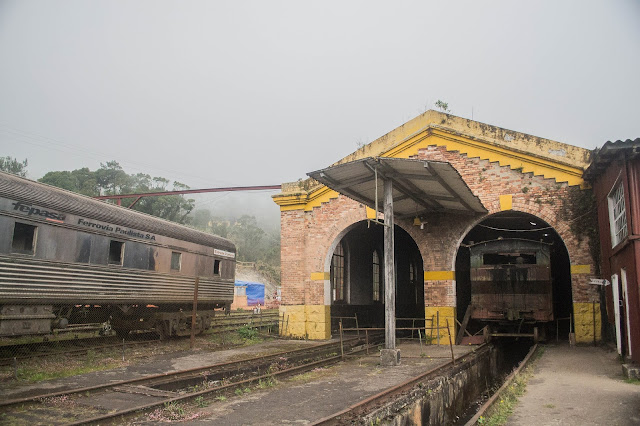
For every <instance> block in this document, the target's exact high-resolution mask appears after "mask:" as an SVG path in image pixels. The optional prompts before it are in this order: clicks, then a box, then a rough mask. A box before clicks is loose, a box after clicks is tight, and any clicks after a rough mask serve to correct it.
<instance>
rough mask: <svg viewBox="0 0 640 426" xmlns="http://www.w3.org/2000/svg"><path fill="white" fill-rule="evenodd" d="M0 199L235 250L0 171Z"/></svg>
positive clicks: (219, 241)
mask: <svg viewBox="0 0 640 426" xmlns="http://www.w3.org/2000/svg"><path fill="white" fill-rule="evenodd" d="M0 196H3V197H7V198H9V199H13V200H16V201H22V202H24V203H30V204H35V205H38V206H42V207H48V208H51V209H54V210H58V211H60V212H63V213H67V214H73V215H77V216H83V217H86V218H88V219H94V220H99V221H102V222H106V223H110V224H117V225H120V226H125V227H128V228H133V229H136V230H138V231H145V232H150V233H153V234H158V235H164V236H166V237H170V238H176V239H178V240H184V241H190V242H193V243H197V244H202V245H205V246H209V247H215V248H220V249H224V250H228V251H231V252H234V253H235V251H236V248H235V245H234V244H233V243H232V242H231V241H229V240H227V239H225V238H222V237H219V236H217V235H211V234H207V233H205V232H201V231H196V230H195V229H192V228H188V227H186V226H182V225H179V224H177V223H174V222H169V221H167V220H164V219H160V218H157V217H155V216H151V215H148V214H144V213H140V212H137V211H134V210H130V209H127V208H124V207H118V206H115V205H113V204H109V203H106V202H104V201H98V200H94V199H92V198H89V197H85V196H84V195H80V194H76V193H75V192H71V191H67V190H64V189H60V188H56V187H54V186H50V185H46V184H44V183H40V182H35V181H32V180H29V179H24V178H21V177H18V176H15V175H12V174H8V173H3V172H0Z"/></svg>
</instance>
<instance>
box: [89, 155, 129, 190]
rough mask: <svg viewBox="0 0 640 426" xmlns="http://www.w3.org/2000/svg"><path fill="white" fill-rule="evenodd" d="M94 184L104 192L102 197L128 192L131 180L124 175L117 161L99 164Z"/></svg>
mask: <svg viewBox="0 0 640 426" xmlns="http://www.w3.org/2000/svg"><path fill="white" fill-rule="evenodd" d="M95 175H96V182H97V183H98V186H99V187H100V189H101V193H102V192H103V191H104V195H116V194H126V193H127V192H130V189H131V186H132V185H131V183H132V182H131V181H132V178H131V177H130V176H129V175H128V174H126V173H125V171H124V170H123V169H122V167H121V166H120V164H118V162H117V161H107V162H106V163H104V164H103V163H100V168H99V169H98V170H96V171H95Z"/></svg>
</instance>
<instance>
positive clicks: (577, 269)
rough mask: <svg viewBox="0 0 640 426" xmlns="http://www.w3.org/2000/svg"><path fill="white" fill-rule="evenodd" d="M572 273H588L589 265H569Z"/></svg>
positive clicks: (589, 271)
mask: <svg viewBox="0 0 640 426" xmlns="http://www.w3.org/2000/svg"><path fill="white" fill-rule="evenodd" d="M571 273H572V274H590V273H591V265H571Z"/></svg>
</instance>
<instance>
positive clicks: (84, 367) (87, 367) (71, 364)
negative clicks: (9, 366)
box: [17, 351, 126, 383]
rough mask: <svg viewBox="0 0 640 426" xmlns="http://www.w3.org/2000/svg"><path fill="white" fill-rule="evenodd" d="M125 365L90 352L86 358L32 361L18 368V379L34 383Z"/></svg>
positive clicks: (55, 358)
mask: <svg viewBox="0 0 640 426" xmlns="http://www.w3.org/2000/svg"><path fill="white" fill-rule="evenodd" d="M123 365H126V362H125V363H123V362H122V359H117V358H113V357H109V356H105V354H101V355H100V356H98V355H97V354H96V353H95V352H93V351H89V352H88V353H87V354H86V356H83V357H77V358H71V357H65V356H64V355H60V356H57V357H51V358H41V359H34V360H31V362H28V363H23V364H22V366H21V367H19V368H18V370H17V373H18V374H17V378H18V381H20V382H29V383H34V382H41V381H43V380H51V379H60V378H64V377H70V376H75V375H78V374H85V373H91V372H93V371H103V370H109V369H111V368H116V367H121V366H123Z"/></svg>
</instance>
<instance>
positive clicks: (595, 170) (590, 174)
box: [582, 138, 640, 181]
mask: <svg viewBox="0 0 640 426" xmlns="http://www.w3.org/2000/svg"><path fill="white" fill-rule="evenodd" d="M623 151H629V152H631V153H633V155H639V154H640V138H636V139H635V140H631V139H627V140H625V141H621V140H617V141H615V142H611V141H608V142H607V143H605V144H604V145H602V148H600V149H599V150H598V151H597V152H596V153H595V155H594V157H593V161H592V162H591V164H590V165H589V167H587V169H586V170H585V171H584V174H583V175H582V177H583V179H584V180H587V181H593V180H594V179H595V178H596V177H597V176H598V175H599V174H600V173H601V172H602V171H603V170H605V169H606V168H607V167H608V166H609V164H610V163H611V161H613V159H614V158H615V157H616V156H617V155H618V154H619V153H620V152H623Z"/></svg>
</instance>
